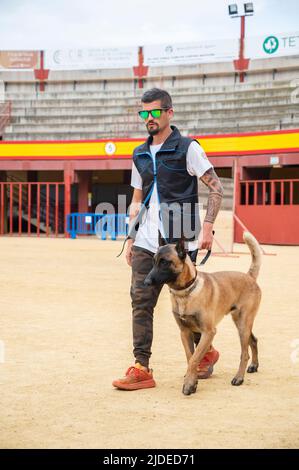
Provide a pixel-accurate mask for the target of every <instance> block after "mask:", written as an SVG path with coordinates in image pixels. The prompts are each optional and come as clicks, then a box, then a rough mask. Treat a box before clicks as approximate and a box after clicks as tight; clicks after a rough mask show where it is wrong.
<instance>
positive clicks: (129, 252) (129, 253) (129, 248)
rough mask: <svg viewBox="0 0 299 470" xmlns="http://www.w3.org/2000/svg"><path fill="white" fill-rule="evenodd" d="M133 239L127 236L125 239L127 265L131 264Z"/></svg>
mask: <svg viewBox="0 0 299 470" xmlns="http://www.w3.org/2000/svg"><path fill="white" fill-rule="evenodd" d="M133 242H134V240H132V239H131V238H129V240H128V241H127V248H126V260H127V263H128V265H129V266H132V246H133Z"/></svg>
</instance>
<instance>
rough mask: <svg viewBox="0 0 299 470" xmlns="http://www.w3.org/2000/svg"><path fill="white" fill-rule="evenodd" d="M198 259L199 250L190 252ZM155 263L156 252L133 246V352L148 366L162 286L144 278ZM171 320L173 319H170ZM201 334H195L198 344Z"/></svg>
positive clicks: (194, 258) (139, 360)
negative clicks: (154, 284) (145, 283)
mask: <svg viewBox="0 0 299 470" xmlns="http://www.w3.org/2000/svg"><path fill="white" fill-rule="evenodd" d="M189 255H190V256H191V259H192V261H193V262H195V261H196V255H197V250H195V251H193V252H191V253H189ZM153 265H154V254H153V253H152V252H150V251H148V250H146V249H144V248H139V247H137V246H133V247H132V280H131V291H130V294H131V300H132V309H133V346H134V350H133V354H134V356H135V361H136V362H140V364H142V365H143V366H145V367H148V364H149V359H150V356H151V347H152V341H153V314H154V308H155V306H156V303H157V300H158V297H159V295H160V292H161V289H162V286H145V285H144V283H143V282H144V279H145V278H146V276H147V275H148V273H149V272H150V271H151V269H152V267H153ZM169 321H171V320H169ZM199 339H200V334H196V335H195V336H194V341H195V343H196V344H197V343H198V341H199Z"/></svg>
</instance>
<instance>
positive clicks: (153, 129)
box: [146, 124, 160, 136]
mask: <svg viewBox="0 0 299 470" xmlns="http://www.w3.org/2000/svg"><path fill="white" fill-rule="evenodd" d="M146 128H147V132H148V133H149V135H151V136H153V135H157V134H158V133H159V132H160V127H159V126H158V125H157V124H156V125H155V127H149V124H147V125H146Z"/></svg>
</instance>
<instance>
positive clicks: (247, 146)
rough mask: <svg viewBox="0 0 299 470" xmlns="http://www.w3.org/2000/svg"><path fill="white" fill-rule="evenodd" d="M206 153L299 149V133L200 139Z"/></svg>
mask: <svg viewBox="0 0 299 470" xmlns="http://www.w3.org/2000/svg"><path fill="white" fill-rule="evenodd" d="M199 141H200V143H201V145H202V147H203V148H204V150H205V152H206V153H214V152H215V153H216V152H217V153H218V152H219V153H220V152H223V153H227V152H232V153H233V152H250V151H257V150H260V151H263V150H272V149H276V150H279V149H290V150H291V149H293V148H294V149H295V148H298V147H299V132H296V133H288V134H268V135H264V134H263V135H253V136H240V137H216V138H204V137H202V138H199Z"/></svg>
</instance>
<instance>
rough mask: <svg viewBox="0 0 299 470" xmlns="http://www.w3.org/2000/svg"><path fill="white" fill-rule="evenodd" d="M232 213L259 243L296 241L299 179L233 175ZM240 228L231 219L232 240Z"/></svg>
mask: <svg viewBox="0 0 299 470" xmlns="http://www.w3.org/2000/svg"><path fill="white" fill-rule="evenodd" d="M235 184H236V192H235V214H236V215H237V217H238V218H239V219H240V220H241V222H242V223H243V224H244V225H245V226H246V227H247V228H248V230H249V231H251V232H252V233H253V235H254V236H255V237H256V238H257V240H258V241H259V242H260V243H265V244H273V245H275V244H277V245H299V179H273V180H246V181H240V180H239V179H238V178H237V179H236V182H235ZM242 234H243V229H242V227H241V225H240V224H239V223H238V222H237V221H236V220H234V241H235V242H237V243H242V242H243V240H242Z"/></svg>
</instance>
